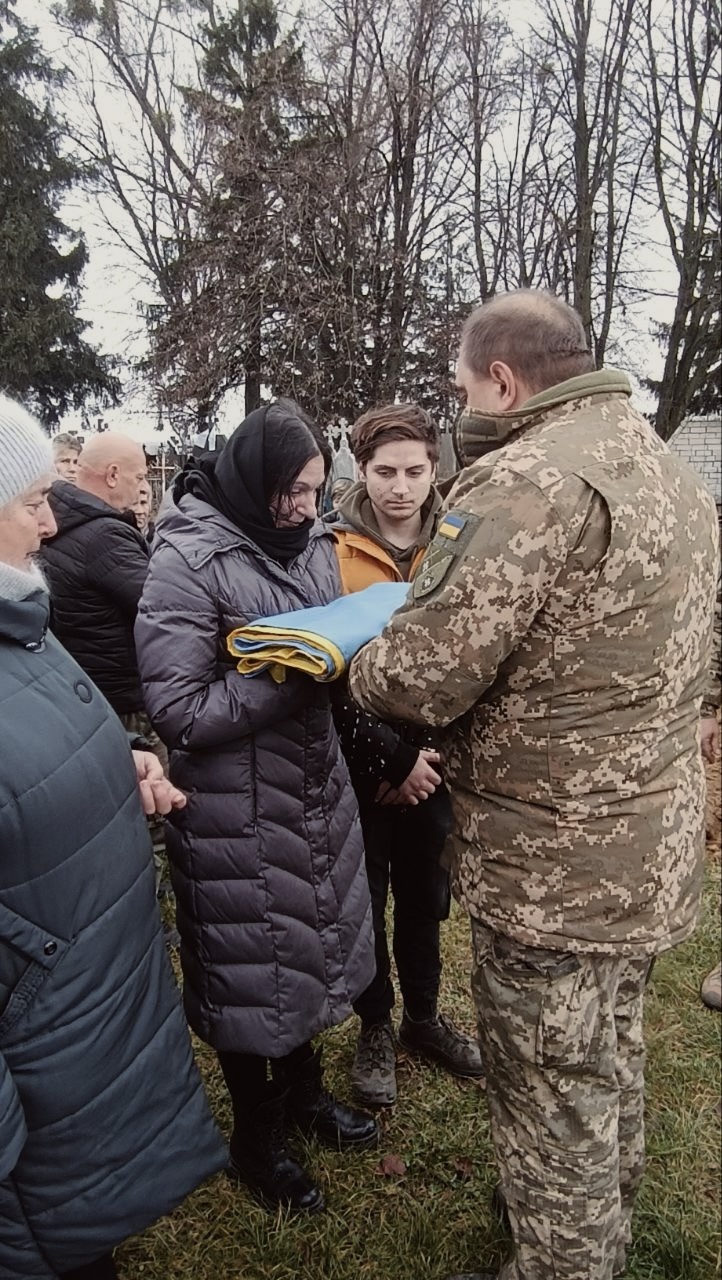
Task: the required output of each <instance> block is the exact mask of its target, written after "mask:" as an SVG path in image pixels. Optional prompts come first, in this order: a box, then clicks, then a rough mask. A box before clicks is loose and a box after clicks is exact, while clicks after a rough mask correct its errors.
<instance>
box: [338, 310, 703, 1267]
mask: <svg viewBox="0 0 722 1280" xmlns="http://www.w3.org/2000/svg"><path fill="white" fill-rule="evenodd" d="M457 382H458V385H459V389H460V391H461V393H462V395H463V397H464V400H465V403H466V407H465V409H464V410H462V413H461V416H460V419H459V422H458V425H457V429H456V437H455V438H456V443H457V446H458V448H459V450H460V453H461V461H462V463H463V464H465V468H466V469H465V470H464V471H462V473H461V475H460V477H459V479H458V480H457V483H456V485H455V486H454V488H453V489H452V491H451V493H450V495H449V498H448V500H447V506H446V508H443V507H442V509H441V511H440V513H439V517H438V523H437V526H436V529H437V532H436V536H435V538H434V540H433V541H432V542H431V544H430V545H429V548H428V551H427V552H426V556H425V558H424V560H423V562H422V564H421V566H420V568H419V569H418V570H417V572H416V575H415V577H414V580H413V584H412V587H411V592H410V595H409V599H408V603H407V604H405V605H404V607H403V608H402V609H401V610H400V611H399V612H398V613H396V614H395V615H394V617H393V618H392V619H391V621H390V623H389V625H388V627H387V628H386V629H385V631H384V632H383V634H382V635H381V636H380V637H378V638H377V639H376V640H372V641H371V643H370V644H368V645H367V646H366V647H365V648H363V649H362V650H361V651H360V653H359V654H358V655H357V657H356V658H355V659H354V662H353V663H352V665H351V670H350V676H349V688H350V691H351V693H352V695H353V697H355V698H356V699H357V701H358V702H360V704H361V705H362V706H363V707H364V708H366V710H368V711H372V712H373V713H374V714H375V715H377V716H382V717H386V718H389V719H392V720H393V719H396V718H403V719H404V720H405V721H407V722H410V723H412V724H420V725H432V726H437V727H438V728H440V729H443V730H445V733H444V734H442V738H441V750H442V754H443V759H444V772H445V777H446V780H447V783H448V786H449V788H450V790H451V794H452V801H453V807H454V831H453V834H452V837H451V842H450V845H451V847H450V858H451V862H452V881H453V887H454V892H455V894H456V897H457V898H458V899H459V900H460V902H461V903H462V904H463V905H464V906H465V907H466V909H467V910H468V912H469V915H470V917H471V932H472V943H473V969H472V985H473V990H474V996H475V1001H476V1007H477V1014H478V1023H479V1035H480V1041H481V1053H482V1059H483V1061H484V1063H485V1066H486V1072H487V1098H488V1104H489V1116H490V1121H491V1133H492V1138H493V1141H494V1147H495V1151H496V1157H497V1161H498V1164H499V1171H500V1175H501V1188H502V1191H503V1193H504V1196H505V1199H506V1205H507V1208H508V1217H509V1223H510V1226H511V1231H512V1235H513V1238H514V1246H515V1249H514V1254H513V1256H512V1257H510V1258H509V1260H508V1261H507V1262H505V1263H504V1264H503V1265H502V1267H501V1270H500V1271H499V1272H498V1273H497V1272H491V1271H484V1270H481V1271H476V1272H466V1273H464V1277H463V1280H494V1277H495V1276H496V1275H497V1274H498V1277H499V1280H551V1277H552V1276H553V1277H555V1280H612V1277H613V1276H617V1275H619V1276H621V1275H622V1274H623V1272H624V1269H625V1262H626V1250H627V1246H628V1245H629V1241H630V1238H631V1221H632V1209H633V1205H634V1200H635V1195H636V1193H637V1189H638V1187H639V1184H640V1180H641V1177H642V1173H643V1169H644V1044H643V1037H642V1002H643V995H644V988H645V983H646V979H647V976H648V972H649V968H650V965H651V963H652V960H653V958H654V956H655V955H657V954H658V953H659V952H661V951H664V950H665V949H666V948H668V947H671V946H674V945H675V944H676V943H678V942H681V941H683V940H684V939H685V938H686V937H688V935H689V934H690V933H691V931H692V929H693V928H694V924H695V919H696V916H697V911H698V907H699V900H700V890H701V883H702V868H703V855H704V809H705V806H704V775H703V771H702V764H701V755H700V732H699V714H700V706H701V703H702V697H703V694H704V692H705V687H706V678H707V670H708V665H709V655H710V649H711V638H712V618H713V602H714V587H715V575H716V567H717V563H718V554H719V551H718V538H717V520H716V511H715V506H714V502H713V501H712V498H711V497H710V495H709V494H708V493H707V492H706V490H705V489H704V488H703V486H702V484H701V482H700V481H699V480H698V479H697V477H696V476H695V475H694V474H693V472H692V471H691V470H690V469H689V468H688V467H686V466H685V465H684V463H683V462H681V461H680V460H679V459H678V458H675V457H674V456H673V455H672V454H671V453H670V451H669V449H668V448H667V446H666V445H665V444H663V443H662V441H661V440H660V439H659V437H658V436H657V435H655V433H654V431H653V430H652V428H651V427H650V426H649V424H648V423H647V422H646V421H645V419H644V418H643V417H642V415H641V414H640V413H638V412H637V411H636V410H635V409H634V408H633V407H632V405H631V404H630V394H631V388H630V385H629V382H628V380H627V378H626V377H625V376H624V374H622V373H619V372H617V371H616V370H613V369H605V370H598V371H595V370H594V365H593V361H592V356H591V354H590V352H589V350H588V347H587V341H586V337H585V333H584V329H583V326H582V323H581V320H580V318H579V316H578V315H577V314H576V312H575V311H573V310H572V308H571V307H569V306H568V305H567V304H566V303H565V302H563V301H561V300H560V299H557V298H555V297H553V296H552V295H550V294H545V293H536V292H527V291H523V292H521V291H520V292H519V293H514V294H510V295H503V296H501V297H498V298H494V299H493V300H492V301H491V302H489V303H486V304H485V305H484V306H482V307H480V308H478V309H477V310H476V311H474V312H473V313H472V314H471V315H470V317H469V318H468V320H467V321H466V323H465V326H464V330H463V334H462V342H461V352H460V356H459V361H458V364H457ZM444 747H445V748H446V749H445V751H444ZM447 848H448V846H447ZM482 1265H483V1264H482ZM449 1280H462V1277H461V1276H457V1277H455V1278H454V1277H449Z"/></svg>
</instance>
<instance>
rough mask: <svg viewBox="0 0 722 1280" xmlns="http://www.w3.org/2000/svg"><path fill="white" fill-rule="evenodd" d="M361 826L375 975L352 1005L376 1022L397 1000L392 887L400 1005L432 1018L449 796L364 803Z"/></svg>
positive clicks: (445, 902)
mask: <svg viewBox="0 0 722 1280" xmlns="http://www.w3.org/2000/svg"><path fill="white" fill-rule="evenodd" d="M360 808H361V826H362V827H363V834H364V845H365V849H366V874H367V876H368V882H369V890H370V893H371V906H372V910H373V922H374V933H375V937H376V976H375V978H374V979H373V982H372V983H371V984H370V986H368V987H367V988H366V990H365V991H364V993H363V995H362V996H360V997H359V999H358V1000H357V1001H356V1003H355V1004H354V1010H355V1012H356V1013H357V1014H358V1015H359V1017H360V1018H361V1020H362V1022H366V1023H370V1022H381V1021H382V1020H383V1019H384V1018H387V1017H388V1015H389V1014H390V1012H391V1010H392V1008H393V1006H394V989H393V985H392V983H391V960H390V957H389V946H388V940H387V937H386V903H387V900H388V896H389V888H390V889H391V892H392V894H393V902H394V905H393V942H392V946H393V954H394V959H395V961H396V970H397V973H398V975H399V986H400V988H401V995H402V998H403V1002H404V1008H405V1010H406V1012H407V1014H408V1015H409V1017H410V1018H413V1019H414V1021H422V1020H423V1019H425V1018H433V1017H435V1015H436V1005H437V999H438V995H439V980H440V978H441V956H440V951H439V922H440V921H441V920H445V919H446V918H447V916H448V914H449V906H450V896H449V876H448V873H447V872H446V871H445V870H444V868H443V867H442V866H441V862H440V857H441V852H442V850H443V848H444V844H445V843H446V837H447V836H448V834H449V832H450V831H451V826H452V817H451V801H450V799H449V794H448V792H447V790H446V787H444V786H443V785H442V786H441V787H439V788H438V789H437V790H436V791H435V792H434V794H433V796H430V797H429V799H428V800H424V801H423V802H422V803H421V804H418V805H406V806H403V807H400V806H396V805H379V804H374V803H362V804H361V806H360Z"/></svg>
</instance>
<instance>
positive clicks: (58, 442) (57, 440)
mask: <svg viewBox="0 0 722 1280" xmlns="http://www.w3.org/2000/svg"><path fill="white" fill-rule="evenodd" d="M50 443H51V444H52V446H53V450H54V452H55V454H56V455H57V454H58V453H60V451H61V450H62V449H71V450H72V452H73V453H82V451H83V442H82V440H80V439H79V438H78V436H71V435H70V433H69V432H68V431H61V432H60V434H59V435H57V436H53V438H52V440H51V441H50Z"/></svg>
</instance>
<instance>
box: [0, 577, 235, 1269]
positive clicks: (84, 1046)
mask: <svg viewBox="0 0 722 1280" xmlns="http://www.w3.org/2000/svg"><path fill="white" fill-rule="evenodd" d="M48 607H49V606H48V601H47V597H46V596H45V595H44V593H41V592H37V593H35V594H34V595H32V596H30V597H29V598H28V599H25V600H20V601H11V600H6V599H1V600H0V707H1V708H2V725H3V748H2V757H1V761H0V1280H53V1277H56V1276H57V1275H58V1274H59V1273H60V1272H64V1271H67V1270H70V1269H71V1268H74V1267H78V1266H81V1265H82V1264H85V1263H89V1262H91V1261H93V1260H94V1259H95V1258H98V1257H100V1256H102V1255H103V1254H104V1253H106V1252H108V1251H109V1250H110V1249H112V1248H113V1246H115V1245H116V1244H118V1243H119V1242H120V1241H121V1240H123V1239H124V1238H125V1237H126V1236H128V1235H132V1234H134V1233H136V1232H138V1231H141V1230H143V1228H145V1227H146V1226H148V1225H149V1224H150V1223H152V1222H153V1221H154V1220H155V1219H156V1218H158V1217H160V1216H161V1215H162V1214H164V1213H167V1212H169V1211H170V1210H171V1209H173V1208H174V1207H175V1206H176V1205H177V1204H179V1202H180V1201H181V1200H182V1199H183V1197H184V1196H185V1195H187V1193H188V1192H189V1191H191V1190H192V1189H193V1187H195V1186H196V1184H197V1183H199V1182H200V1181H201V1180H202V1179H203V1178H206V1177H208V1176H209V1174H211V1173H213V1172H214V1171H215V1170H217V1169H219V1168H221V1167H222V1166H223V1164H224V1161H225V1149H224V1146H223V1144H222V1142H221V1139H220V1136H219V1134H218V1133H217V1131H216V1129H215V1127H214V1125H213V1123H212V1121H211V1117H210V1114H209V1111H208V1107H207V1104H206V1100H205V1096H204V1093H203V1088H202V1085H201V1081H200V1078H199V1076H198V1073H197V1071H196V1069H195V1066H194V1063H193V1057H192V1053H191V1045H190V1038H189V1036H188V1030H187V1027H186V1025H185V1020H184V1018H183V1011H182V1009H181V1006H180V1000H179V999H178V992H177V989H176V985H175V982H174V980H173V975H172V973H171V970H170V966H169V964H168V959H167V957H166V954H165V949H164V946H163V941H162V936H161V924H160V916H159V914H158V908H157V904H156V901H155V892H154V881H153V865H152V861H151V849H150V840H149V837H148V828H147V824H146V821H145V818H144V816H143V813H142V810H141V806H140V802H139V798H138V787H137V782H136V777H135V770H134V768H133V762H132V759H131V755H130V751H129V750H128V739H127V736H126V734H125V731H124V730H123V728H122V726H121V724H120V722H119V721H118V719H117V717H116V716H115V714H114V713H113V711H111V709H110V707H109V706H108V703H107V702H106V700H105V698H104V697H103V695H102V694H101V693H100V692H99V690H98V689H97V688H96V687H95V686H94V685H93V684H92V682H91V681H90V679H89V678H88V676H87V675H85V673H84V672H83V671H82V670H81V669H80V667H79V666H77V664H76V663H75V662H74V661H73V659H72V658H71V657H70V656H69V654H67V653H66V652H65V650H64V649H62V648H61V646H60V645H59V644H58V643H57V641H56V640H55V639H54V638H53V637H52V636H48V637H47V639H44V634H45V628H46V626H47V618H48Z"/></svg>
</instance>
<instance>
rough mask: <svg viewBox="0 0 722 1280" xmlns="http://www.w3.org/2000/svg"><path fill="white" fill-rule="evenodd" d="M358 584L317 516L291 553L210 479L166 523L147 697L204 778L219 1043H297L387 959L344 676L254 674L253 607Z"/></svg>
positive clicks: (314, 600)
mask: <svg viewBox="0 0 722 1280" xmlns="http://www.w3.org/2000/svg"><path fill="white" fill-rule="evenodd" d="M339 593H340V584H339V579H338V570H337V565H336V555H335V549H334V540H333V535H332V534H331V533H330V532H327V531H326V530H325V529H324V528H323V526H322V525H317V526H316V527H315V528H314V529H313V531H312V533H311V538H310V541H309V545H308V547H307V548H306V550H305V551H304V552H303V553H302V554H301V555H300V556H299V557H297V559H296V560H294V561H292V562H291V563H290V564H289V566H288V568H287V569H286V568H283V567H282V566H281V565H280V564H278V563H277V562H276V561H274V560H271V559H269V558H268V557H267V556H265V555H264V554H263V552H262V551H261V550H260V549H259V548H258V547H257V546H256V545H255V544H254V543H252V542H251V541H250V540H249V539H248V538H247V537H246V536H245V535H244V534H243V533H242V532H241V531H240V530H239V529H238V528H237V527H236V526H235V525H234V524H233V523H232V522H231V521H229V520H227V519H226V518H225V517H224V516H222V515H220V514H219V513H218V512H217V511H215V510H214V509H213V508H212V507H210V506H209V505H207V504H206V503H204V502H202V501H201V500H200V499H198V498H195V497H193V496H192V495H189V494H185V495H184V496H183V497H181V499H180V501H179V503H178V504H176V503H175V502H174V503H172V504H171V505H170V507H169V508H168V510H167V512H166V514H165V515H164V517H163V519H162V521H161V523H160V525H159V527H158V530H157V534H156V543H155V546H154V551H153V557H152V560H151V568H150V573H149V576H148V580H147V582H146V586H145V590H144V592H143V597H142V600H141V604H140V609H139V615H138V621H137V624H136V645H137V650H138V659H139V664H140V670H141V677H142V681H143V691H144V698H145V704H146V707H147V709H148V712H149V714H150V717H151V719H152V721H153V724H154V727H155V729H156V730H157V732H158V733H159V734H160V736H161V738H162V739H163V740H164V741H165V743H166V744H167V746H168V747H169V749H170V750H171V753H172V754H171V765H170V768H171V777H172V778H173V781H174V782H175V783H176V785H177V786H179V787H181V788H182V789H183V790H184V791H186V792H187V793H188V797H189V799H188V805H187V808H186V809H184V810H182V811H181V812H179V813H177V814H174V815H173V818H172V821H171V823H170V825H169V829H168V853H169V857H170V859H171V864H172V876H173V884H174V888H175V892H176V898H177V904H178V927H179V930H180V934H181V939H182V946H181V962H182V967H183V976H184V996H185V1006H186V1013H187V1016H188V1020H189V1022H190V1024H191V1026H192V1027H193V1029H194V1031H196V1032H197V1034H198V1035H199V1036H201V1038H202V1039H204V1040H206V1041H207V1042H208V1043H209V1044H211V1045H212V1046H213V1047H214V1048H216V1049H221V1050H230V1051H233V1052H240V1053H256V1054H261V1055H264V1056H267V1057H271V1058H274V1057H282V1056H283V1055H285V1054H286V1053H288V1052H290V1051H291V1050H292V1049H293V1048H295V1047H296V1046H297V1045H299V1044H302V1043H303V1042H304V1041H305V1040H308V1039H309V1038H310V1037H311V1036H312V1035H313V1034H314V1033H315V1032H317V1031H319V1030H321V1028H323V1027H327V1026H331V1025H334V1024H335V1023H337V1022H340V1021H341V1020H342V1019H343V1018H345V1017H346V1016H347V1014H348V1013H349V1012H350V1009H351V1004H352V1002H353V1000H355V999H356V997H357V996H358V995H360V993H361V992H362V991H363V990H364V989H365V987H366V986H367V985H368V983H369V982H370V980H371V978H372V976H373V972H374V959H373V938H372V926H371V915H370V906H369V897H368V886H367V883H366V877H365V871H364V865H363V847H362V838H361V830H360V825H359V820H358V811H357V807H356V801H355V798H354V795H353V791H352V789H351V784H350V781H349V777H348V772H347V769H346V765H345V763H344V761H343V757H342V756H341V752H340V748H339V744H338V739H337V737H336V733H335V730H334V727H333V723H332V719H331V711H330V702H329V695H328V690H327V689H326V688H325V687H324V686H323V685H320V684H317V683H315V682H314V681H312V680H311V679H309V678H308V677H306V676H302V675H294V674H291V675H289V677H288V678H287V680H286V682H285V683H284V684H282V685H277V684H275V683H274V681H273V680H272V679H271V677H270V676H269V675H268V674H267V673H262V674H260V675H257V676H254V677H251V678H247V677H244V676H241V675H240V674H239V673H238V672H237V670H236V668H235V665H234V663H233V661H232V659H231V657H230V654H229V653H228V650H227V646H226V638H227V636H228V634H229V632H230V631H232V630H233V628H234V627H237V626H240V625H242V623H243V622H245V621H251V620H253V619H256V618H260V617H264V616H268V615H269V614H273V613H279V612H283V611H285V610H289V609H301V608H304V607H307V606H310V605H317V604H324V603H328V602H330V601H331V600H332V599H334V598H335V597H336V596H337V595H338V594H339Z"/></svg>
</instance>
